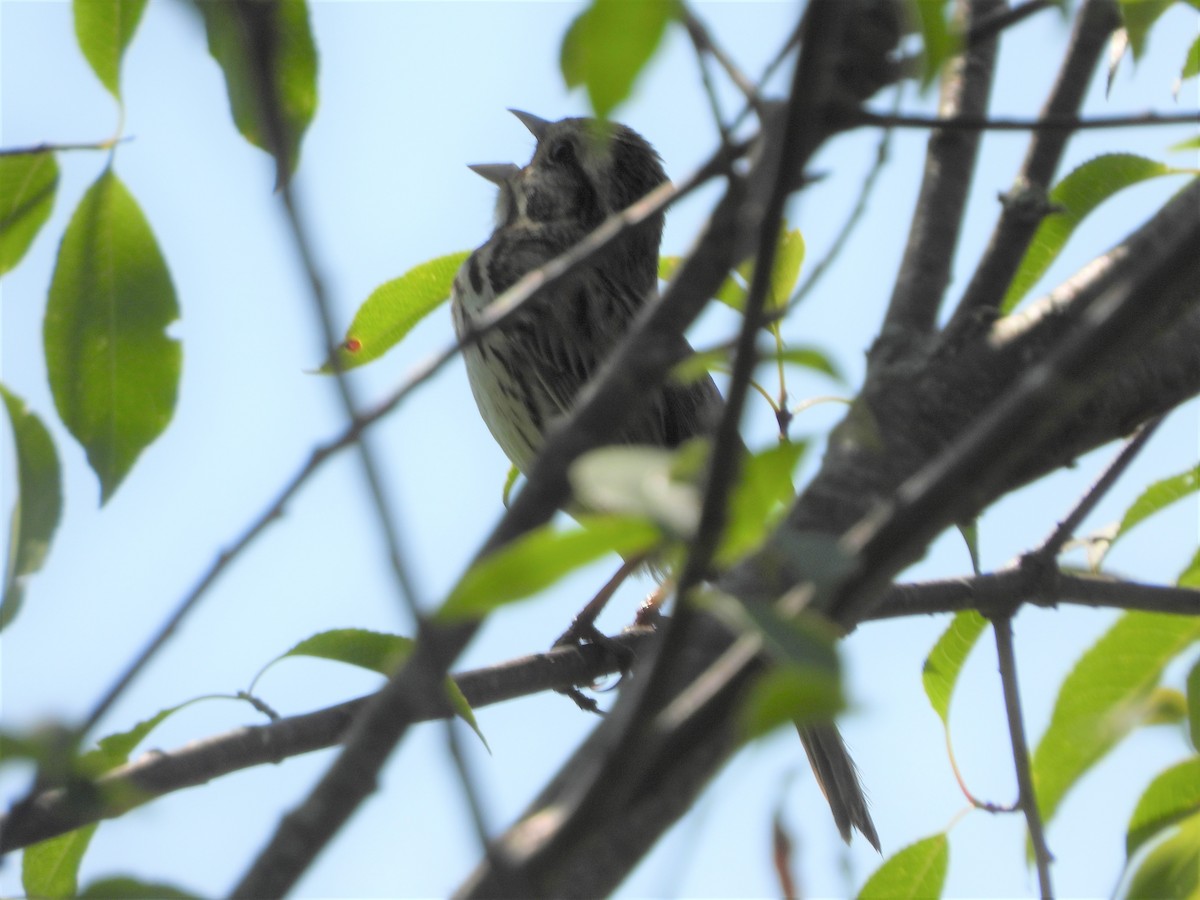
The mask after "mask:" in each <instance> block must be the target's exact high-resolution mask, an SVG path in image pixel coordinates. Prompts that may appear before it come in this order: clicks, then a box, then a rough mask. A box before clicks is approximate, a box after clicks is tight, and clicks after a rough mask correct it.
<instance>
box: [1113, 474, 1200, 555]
mask: <svg viewBox="0 0 1200 900" xmlns="http://www.w3.org/2000/svg"><path fill="white" fill-rule="evenodd" d="M1197 491H1200V466H1196V468H1194V469H1191V470H1189V471H1187V472H1180V473H1179V474H1178V475H1172V476H1171V477H1170V478H1164V479H1162V480H1161V481H1156V482H1154V484H1152V485H1150V486H1149V487H1148V488H1146V489H1145V490H1144V491H1142V493H1141V495H1140V496H1139V497H1138V498H1137V499H1136V500H1134V501H1133V503H1132V504H1130V506H1129V508H1128V509H1127V510H1125V515H1124V516H1122V517H1121V525H1120V527H1119V528H1118V529H1117V533H1116V534H1115V535H1113V539H1112V543H1114V544H1115V543H1116V542H1117V539H1118V538H1120V537H1121V536H1122V535H1123V534H1125V533H1126V532H1127V531H1130V530H1132V529H1133V527H1134V526H1135V525H1138V524H1140V523H1141V522H1144V521H1145V520H1146V519H1148V518H1150V517H1151V516H1152V515H1154V514H1155V513H1157V512H1161V511H1162V510H1164V509H1166V508H1167V507H1168V506H1170V505H1171V504H1172V503H1177V502H1178V501H1180V500H1182V499H1183V498H1184V497H1187V496H1188V495H1190V494H1194V493H1196V492H1197Z"/></svg>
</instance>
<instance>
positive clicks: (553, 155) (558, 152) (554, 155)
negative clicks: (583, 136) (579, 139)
mask: <svg viewBox="0 0 1200 900" xmlns="http://www.w3.org/2000/svg"><path fill="white" fill-rule="evenodd" d="M574 160H575V145H574V144H572V143H571V142H570V141H565V140H564V141H559V142H558V143H557V144H555V145H554V146H553V147H551V148H550V161H551V162H553V163H558V164H559V165H566V164H567V163H570V162H573V161H574Z"/></svg>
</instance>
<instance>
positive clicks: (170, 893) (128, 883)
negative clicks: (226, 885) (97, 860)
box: [79, 876, 199, 900]
mask: <svg viewBox="0 0 1200 900" xmlns="http://www.w3.org/2000/svg"><path fill="white" fill-rule="evenodd" d="M79 896H80V897H86V898H87V900H195V898H198V897H199V895H198V894H189V893H188V892H187V891H183V890H180V889H179V888H177V887H175V886H174V885H170V884H163V883H162V882H159V881H141V880H139V879H136V878H128V877H122V876H115V877H112V878H100V879H97V880H96V881H93V882H92V883H91V884H89V885H88V886H87V887H85V888H84V889H83V892H82V893H80V894H79Z"/></svg>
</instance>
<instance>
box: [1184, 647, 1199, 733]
mask: <svg viewBox="0 0 1200 900" xmlns="http://www.w3.org/2000/svg"><path fill="white" fill-rule="evenodd" d="M1187 706H1188V737H1190V738H1191V739H1192V749H1193V750H1200V662H1198V663H1196V664H1195V665H1193V666H1192V668H1191V669H1190V670H1189V671H1188V677H1187Z"/></svg>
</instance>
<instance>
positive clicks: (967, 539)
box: [954, 520, 983, 575]
mask: <svg viewBox="0 0 1200 900" xmlns="http://www.w3.org/2000/svg"><path fill="white" fill-rule="evenodd" d="M954 527H955V528H957V529H958V533H959V534H961V535H962V539H963V542H964V543H965V544H966V545H967V553H969V554H970V555H971V571H972V572H974V573H975V574H976V575H982V574H983V569H981V568H980V566H979V523H978V522H977V521H975V520H972V521H970V522H960V523H958V524H957V525H955V526H954Z"/></svg>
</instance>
